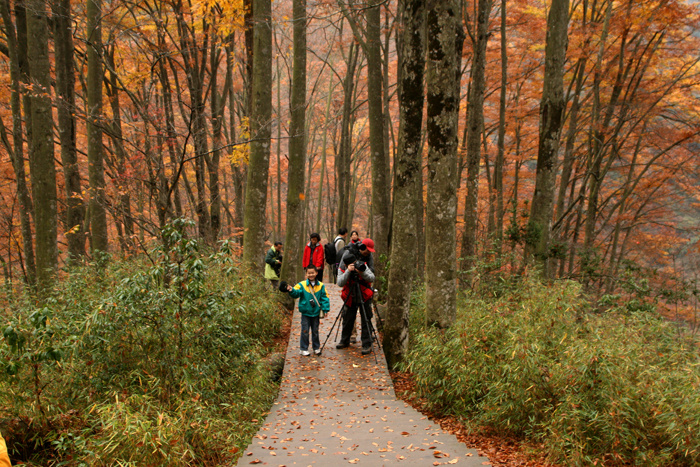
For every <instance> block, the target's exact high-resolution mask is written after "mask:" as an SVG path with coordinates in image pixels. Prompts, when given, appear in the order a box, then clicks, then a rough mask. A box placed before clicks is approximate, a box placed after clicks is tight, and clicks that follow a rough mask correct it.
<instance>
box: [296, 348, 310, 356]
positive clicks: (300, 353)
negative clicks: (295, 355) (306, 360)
mask: <svg viewBox="0 0 700 467" xmlns="http://www.w3.org/2000/svg"><path fill="white" fill-rule="evenodd" d="M299 355H303V356H304V357H308V356H309V355H311V354H310V353H309V351H308V350H300V351H299Z"/></svg>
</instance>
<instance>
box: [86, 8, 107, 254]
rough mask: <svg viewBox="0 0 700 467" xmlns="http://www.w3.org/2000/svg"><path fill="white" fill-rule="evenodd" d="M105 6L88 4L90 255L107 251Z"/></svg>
mask: <svg viewBox="0 0 700 467" xmlns="http://www.w3.org/2000/svg"><path fill="white" fill-rule="evenodd" d="M101 15H102V2H101V0H88V2H87V42H88V43H87V57H88V71H87V107H88V116H87V117H88V118H87V133H88V138H87V146H88V178H89V183H90V208H89V212H90V230H91V236H90V251H91V252H92V254H93V255H95V254H96V253H97V252H98V251H99V252H103V253H106V252H107V251H108V239H107V212H106V210H105V203H106V197H105V178H104V155H103V148H102V80H103V79H104V74H103V72H102V24H101V22H102V19H101Z"/></svg>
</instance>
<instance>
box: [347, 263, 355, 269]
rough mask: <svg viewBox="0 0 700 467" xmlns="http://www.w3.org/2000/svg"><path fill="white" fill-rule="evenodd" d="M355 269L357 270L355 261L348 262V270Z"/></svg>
mask: <svg viewBox="0 0 700 467" xmlns="http://www.w3.org/2000/svg"><path fill="white" fill-rule="evenodd" d="M354 270H355V263H350V264H348V271H354Z"/></svg>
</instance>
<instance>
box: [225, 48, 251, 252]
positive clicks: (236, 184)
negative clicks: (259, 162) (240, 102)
mask: <svg viewBox="0 0 700 467" xmlns="http://www.w3.org/2000/svg"><path fill="white" fill-rule="evenodd" d="M233 45H234V35H233V34H232V35H231V37H230V38H229V40H228V42H227V43H226V69H227V71H226V73H227V75H229V74H230V75H229V79H230V80H233V67H234V63H235V62H234V58H233ZM234 96H235V93H234V89H233V86H232V85H229V86H228V102H229V118H228V122H229V139H230V143H231V144H235V143H236V134H237V132H236V111H235V106H234V102H235V98H234ZM246 177H247V173H246V167H245V165H244V164H241V163H238V162H234V161H231V178H232V182H233V193H234V200H233V207H234V209H233V219H234V225H235V227H236V228H238V229H240V228H242V227H243V217H244V211H245V180H246ZM236 239H237V240H239V241H242V238H241V237H240V236H236Z"/></svg>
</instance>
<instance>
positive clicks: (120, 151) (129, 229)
mask: <svg viewBox="0 0 700 467" xmlns="http://www.w3.org/2000/svg"><path fill="white" fill-rule="evenodd" d="M111 39H114V38H111ZM110 44H112V45H111V47H110V48H109V51H108V52H107V54H106V59H107V66H108V68H109V86H108V88H107V96H108V98H109V105H110V107H111V109H112V125H111V132H110V133H111V134H110V136H111V139H112V141H113V143H114V148H115V150H114V152H115V153H116V157H117V160H116V164H115V169H116V180H115V182H116V185H117V187H116V188H117V193H118V194H117V199H118V202H117V203H116V204H117V209H116V212H115V216H114V219H115V223H116V224H117V227H120V226H121V225H123V226H124V228H123V230H122V229H120V230H122V231H121V232H120V233H119V240H120V244H121V246H122V250H123V251H125V252H126V251H129V250H131V249H132V248H133V246H134V245H133V238H132V237H133V234H134V219H133V217H132V215H131V190H130V189H129V186H128V183H129V180H128V176H127V173H126V165H127V156H126V150H125V149H124V140H123V138H124V137H123V131H122V112H121V105H120V103H119V87H118V81H117V73H116V64H115V62H114V49H115V47H114V40H110Z"/></svg>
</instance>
